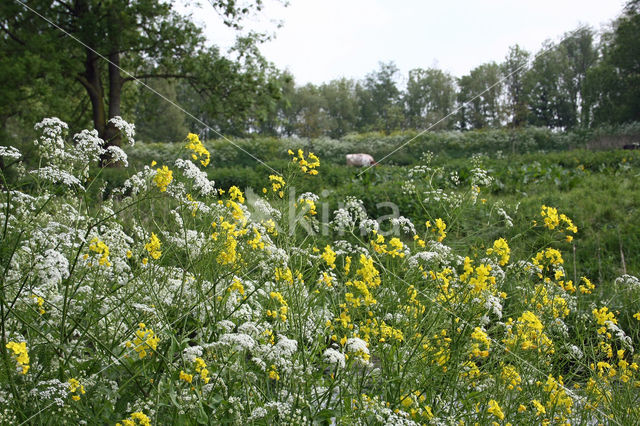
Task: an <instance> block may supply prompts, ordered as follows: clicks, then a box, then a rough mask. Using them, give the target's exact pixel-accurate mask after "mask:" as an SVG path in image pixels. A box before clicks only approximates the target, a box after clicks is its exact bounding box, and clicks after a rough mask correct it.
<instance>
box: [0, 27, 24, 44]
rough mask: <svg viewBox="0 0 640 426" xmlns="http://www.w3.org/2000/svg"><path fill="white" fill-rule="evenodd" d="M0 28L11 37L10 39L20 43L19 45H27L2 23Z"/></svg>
mask: <svg viewBox="0 0 640 426" xmlns="http://www.w3.org/2000/svg"><path fill="white" fill-rule="evenodd" d="M0 29H1V30H2V31H4V32H5V33H7V35H8V36H9V37H11V39H12V40H13V41H15V42H16V43H18V44H20V45H21V46H26V45H27V43H25V42H24V41H22V40H20V39H19V38H18V36H16V35H15V34H13V33H12V32H11V31H9V29H8V28H7V27H5V26H4V25H2V24H0Z"/></svg>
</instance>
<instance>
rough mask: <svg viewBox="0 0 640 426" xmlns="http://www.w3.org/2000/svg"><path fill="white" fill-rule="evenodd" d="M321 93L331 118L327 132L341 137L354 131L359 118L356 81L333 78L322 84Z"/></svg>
mask: <svg viewBox="0 0 640 426" xmlns="http://www.w3.org/2000/svg"><path fill="white" fill-rule="evenodd" d="M320 93H321V94H322V97H323V98H324V99H325V102H326V111H327V115H328V118H329V129H327V134H328V135H329V136H330V137H332V138H339V137H341V136H344V135H345V134H347V133H349V132H351V131H353V130H354V129H355V127H356V124H357V120H358V98H357V97H356V83H355V82H354V81H353V80H350V79H347V78H341V79H338V80H333V81H330V82H329V83H325V84H323V85H322V86H320Z"/></svg>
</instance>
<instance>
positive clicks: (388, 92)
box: [356, 62, 403, 133]
mask: <svg viewBox="0 0 640 426" xmlns="http://www.w3.org/2000/svg"><path fill="white" fill-rule="evenodd" d="M397 73H398V68H397V67H396V66H395V64H394V63H393V62H389V63H386V64H385V63H383V62H381V63H380V69H379V70H378V71H374V72H372V73H370V74H368V75H367V76H366V77H365V79H364V81H363V82H361V83H358V84H357V85H356V95H357V97H358V104H359V107H360V108H359V109H360V114H359V115H360V122H359V123H358V128H359V130H365V131H366V130H384V131H386V132H387V133H388V132H390V131H391V130H395V129H398V128H399V127H400V126H401V125H402V121H403V117H402V107H401V105H400V90H399V89H398V87H397V85H396V80H395V79H396V74H397Z"/></svg>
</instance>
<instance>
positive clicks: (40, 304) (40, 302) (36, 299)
mask: <svg viewBox="0 0 640 426" xmlns="http://www.w3.org/2000/svg"><path fill="white" fill-rule="evenodd" d="M31 298H32V299H33V300H34V302H35V303H36V304H37V305H38V312H39V313H40V315H44V313H45V312H46V311H45V310H44V308H43V306H44V299H43V298H42V297H40V296H38V295H35V294H32V295H31Z"/></svg>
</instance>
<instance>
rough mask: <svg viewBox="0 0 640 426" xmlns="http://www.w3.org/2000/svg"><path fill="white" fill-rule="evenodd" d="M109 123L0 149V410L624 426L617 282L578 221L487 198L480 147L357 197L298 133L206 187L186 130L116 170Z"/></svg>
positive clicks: (44, 416)
mask: <svg viewBox="0 0 640 426" xmlns="http://www.w3.org/2000/svg"><path fill="white" fill-rule="evenodd" d="M112 123H113V125H114V126H116V127H117V128H118V129H119V131H120V136H121V137H122V139H123V140H126V141H128V142H129V144H130V145H131V146H130V147H128V148H125V149H121V148H119V147H116V146H108V144H106V143H105V142H104V141H103V140H102V139H100V138H99V137H98V133H97V132H96V131H88V130H84V131H82V132H80V133H77V134H75V135H73V136H70V135H69V134H68V133H69V132H68V126H67V124H66V123H64V122H62V121H60V120H58V119H56V118H47V119H44V120H43V121H41V122H40V123H38V124H36V125H35V130H36V131H37V132H38V134H39V137H38V138H37V139H36V140H35V141H34V150H33V153H34V154H33V155H35V156H36V157H35V158H32V159H31V161H29V162H24V161H22V160H23V157H22V153H21V152H20V151H19V150H18V148H15V147H0V155H1V156H2V159H3V162H4V167H3V169H2V170H3V172H2V181H1V183H0V188H1V195H0V207H1V208H0V226H1V232H0V241H1V248H0V268H1V273H2V278H1V282H2V291H1V292H0V298H1V299H0V318H1V330H0V333H1V334H0V335H1V339H2V341H1V345H0V347H1V349H0V363H1V366H0V402H1V403H0V424H87V425H94V424H112V425H113V424H115V425H151V424H154V425H155V424H158V425H169V424H185V425H187V424H257V425H259V424H318V425H323V424H327V425H329V424H359V425H370V424H402V425H413V424H433V425H452V424H455V425H464V424H493V425H508V424H511V425H528V424H550V425H551V424H577V425H580V424H586V425H596V424H625V425H626V424H638V423H639V422H640V408H639V407H640V371H638V363H640V356H639V355H638V353H637V352H636V348H637V347H638V343H639V336H640V279H638V278H637V277H636V276H633V275H631V274H626V273H625V274H619V275H618V276H617V277H615V278H614V279H611V280H609V281H610V282H609V283H608V284H606V283H603V282H601V281H604V280H605V279H604V278H603V279H602V280H601V279H600V277H598V276H593V275H588V274H583V273H582V272H581V271H582V269H581V268H582V267H581V266H580V267H578V266H576V258H577V255H576V249H575V244H576V242H579V241H580V239H581V231H582V228H583V226H584V225H586V224H583V223H580V222H579V221H577V220H576V219H575V217H571V215H569V214H568V213H567V212H566V211H564V210H563V209H561V208H559V207H558V206H557V205H551V204H548V203H545V204H543V203H539V204H537V205H536V206H534V207H533V208H525V207H514V206H517V205H518V204H515V203H513V204H508V203H507V204H505V203H504V202H501V201H500V200H497V199H496V197H492V196H491V189H490V188H491V187H492V185H496V182H497V180H498V179H497V177H496V176H497V175H498V174H499V173H502V172H500V171H498V170H496V169H495V168H494V169H492V168H490V167H487V164H488V160H487V159H486V158H483V157H482V156H473V158H471V159H465V160H464V161H465V162H466V163H467V164H466V166H465V167H466V169H465V170H466V171H465V173H464V175H462V174H458V173H457V172H453V171H451V173H450V172H447V173H444V174H443V169H442V168H438V167H436V165H435V164H434V160H433V158H432V155H431V154H426V155H423V156H422V158H421V159H420V161H419V163H418V164H416V165H414V166H413V167H409V166H403V167H397V170H398V172H397V173H399V174H400V176H399V177H398V178H397V179H396V180H394V181H392V182H391V183H390V185H391V186H393V188H394V189H395V191H396V192H397V194H400V195H399V198H402V199H403V200H404V203H405V204H403V206H402V208H398V211H397V212H396V211H395V210H394V209H393V208H391V209H390V210H391V212H392V214H389V215H387V216H386V217H381V216H380V215H378V216H374V215H373V212H372V211H371V210H370V209H367V207H366V205H365V202H364V201H363V200H362V199H360V198H358V197H356V196H355V195H353V194H352V195H349V194H340V197H341V198H340V199H339V200H338V201H337V204H335V205H334V204H332V203H333V202H334V201H336V200H335V199H334V198H335V197H336V191H337V190H335V189H334V191H333V192H332V191H331V190H332V188H318V185H317V182H318V180H319V179H322V178H323V174H325V173H329V172H328V171H325V170H326V169H325V170H323V169H324V168H325V166H326V164H325V161H324V160H323V157H322V153H321V152H317V151H316V152H315V153H314V151H313V150H311V149H309V148H308V147H303V146H300V147H295V146H291V147H287V146H285V145H284V144H283V145H282V146H279V147H278V148H277V149H279V150H280V151H279V154H280V155H282V156H283V157H286V159H287V160H286V162H281V163H278V164H281V165H282V167H279V168H272V167H271V166H266V167H263V165H260V164H258V163H256V164H255V165H254V166H253V167H254V173H257V174H258V176H259V178H260V185H259V186H256V185H254V186H252V187H249V186H243V185H239V184H237V185H226V184H225V185H224V186H220V185H219V184H216V182H214V181H213V180H212V179H211V178H210V171H211V169H215V168H216V167H217V161H218V159H217V157H216V154H215V151H210V147H211V145H207V144H206V143H203V142H202V141H201V140H200V138H199V136H198V135H196V134H192V133H190V134H188V135H187V136H186V138H185V140H184V141H183V143H182V144H181V145H180V147H181V148H180V151H179V153H178V154H179V155H177V156H176V158H172V159H169V158H166V156H165V157H164V158H159V157H158V158H149V159H148V160H149V161H148V162H147V163H146V164H144V165H142V166H140V167H135V168H131V169H129V168H127V166H128V163H129V157H128V155H127V153H126V152H125V151H127V150H129V149H135V147H132V146H133V144H134V138H135V132H134V127H133V125H130V124H129V123H127V122H125V121H123V120H122V119H120V118H119V117H118V118H116V119H113V121H112ZM105 158H109V162H111V163H117V164H118V165H120V166H121V167H122V168H123V170H125V173H127V176H126V179H125V180H124V181H123V183H121V184H113V183H112V182H110V181H109V180H108V179H107V178H106V177H105V176H108V175H109V173H111V172H112V171H111V170H110V166H111V165H112V164H108V162H106V161H105ZM626 158H631V160H630V161H627V159H626ZM626 158H625V164H627V166H625V167H627V168H626V169H624V170H626V171H625V173H626V172H628V173H636V174H637V168H636V169H635V170H636V172H633V167H637V160H638V158H637V157H626ZM634 161H635V162H634ZM629 164H631V165H629ZM220 166H222V164H220ZM529 166H530V165H529ZM529 166H528V167H529ZM332 167H334V168H335V167H337V166H332ZM384 167H386V166H380V169H382V170H383V169H384ZM389 167H391V166H389ZM584 169H585V168H584V167H583V168H582V169H576V168H575V167H573V170H574V171H572V172H571V173H586V172H585V171H584ZM336 170H337V169H336ZM394 170H396V169H394ZM527 170H529V169H527ZM576 170H577V171H576ZM357 173H361V174H363V173H364V174H366V173H369V174H371V173H378V171H376V170H371V171H366V170H358V172H357ZM527 173H530V174H529V175H527V176H533V173H534V172H530V171H529V172H527ZM354 176H355V173H354ZM540 176H542V174H539V175H535V177H536V179H539V178H540V179H541V177H540ZM633 176H635V175H633ZM353 179H354V182H356V184H357V185H364V184H363V183H361V182H363V181H362V179H364V178H360V179H361V180H360V181H358V180H357V178H356V177H354V178H353ZM554 179H555V177H552V178H550V179H549V180H548V181H545V182H546V183H545V185H552V182H554ZM558 179H559V182H560V183H559V184H561V183H563V182H566V181H567V179H569V178H568V177H567V176H561V177H560V178H558ZM615 179H620V178H619V177H617V178H615ZM358 182H360V183H358ZM548 182H551V183H548ZM356 184H354V185H356ZM525 190H526V188H524V187H523V188H522V189H518V191H520V192H519V193H518V194H519V197H521V198H527V196H526V194H525V195H522V194H523V193H524V191H525ZM354 191H355V190H354ZM342 195H344V197H343V196H342ZM329 199H331V203H330V202H329V201H330V200H329ZM380 201H385V200H380ZM387 201H388V200H387ZM391 207H392V206H391ZM405 207H406V208H405ZM518 209H519V210H518ZM407 211H410V212H412V214H413V213H415V217H406V216H403V215H402V214H407V213H405V212H407ZM516 215H517V217H516ZM522 218H524V219H522ZM518 220H519V222H518ZM514 222H517V232H514V229H516V228H514ZM620 250H621V251H622V250H623V249H622V246H621V249H620ZM635 255H637V254H636V253H628V251H627V258H628V260H629V262H631V259H630V258H632V257H633V256H635ZM603 256H604V255H603ZM598 259H600V258H598ZM597 261H598V260H596V257H595V254H593V253H592V254H591V255H589V256H583V257H582V260H580V262H586V263H597ZM580 265H582V263H580ZM605 284H606V285H607V286H609V287H607V288H611V286H615V288H616V297H617V299H616V300H617V301H620V300H621V301H623V302H624V304H622V305H621V304H619V303H617V302H616V306H613V305H611V304H610V303H609V302H610V301H611V300H612V299H610V298H609V297H608V295H607V294H606V292H603V291H602V290H601V288H602V286H604V285H605Z"/></svg>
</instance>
